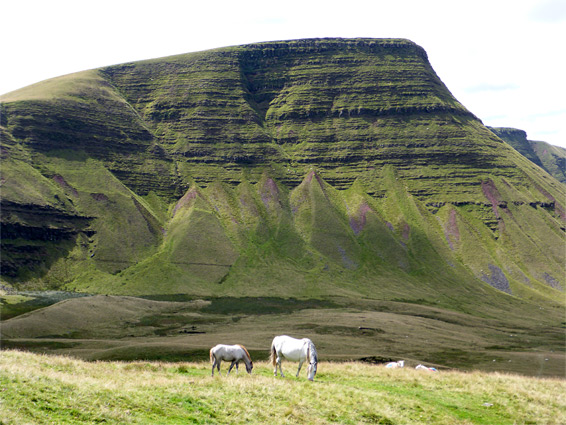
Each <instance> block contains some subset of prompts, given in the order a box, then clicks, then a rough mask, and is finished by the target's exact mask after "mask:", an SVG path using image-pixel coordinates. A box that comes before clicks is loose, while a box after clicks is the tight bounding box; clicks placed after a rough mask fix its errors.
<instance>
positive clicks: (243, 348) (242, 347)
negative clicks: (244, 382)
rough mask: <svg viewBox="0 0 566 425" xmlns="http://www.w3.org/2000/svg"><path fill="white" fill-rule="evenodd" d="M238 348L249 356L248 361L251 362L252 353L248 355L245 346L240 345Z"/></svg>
mask: <svg viewBox="0 0 566 425" xmlns="http://www.w3.org/2000/svg"><path fill="white" fill-rule="evenodd" d="M238 347H240V348H241V349H242V350H244V352H245V353H246V356H248V360H249V361H250V362H251V361H252V357H251V356H250V353H248V350H247V349H246V347H244V346H243V345H240V344H238Z"/></svg>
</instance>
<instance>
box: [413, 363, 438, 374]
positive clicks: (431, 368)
mask: <svg viewBox="0 0 566 425" xmlns="http://www.w3.org/2000/svg"><path fill="white" fill-rule="evenodd" d="M415 369H417V370H419V369H421V370H426V371H428V372H438V371H437V370H436V368H435V367H427V366H425V365H422V364H420V365H417V367H415Z"/></svg>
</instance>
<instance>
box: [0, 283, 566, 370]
mask: <svg viewBox="0 0 566 425" xmlns="http://www.w3.org/2000/svg"><path fill="white" fill-rule="evenodd" d="M66 296H68V295H67V294H62V293H51V295H50V296H49V297H42V298H34V297H35V295H34V294H28V295H27V297H28V298H30V300H28V301H25V300H26V298H25V297H23V296H14V295H6V296H4V297H3V298H0V301H3V303H2V304H0V306H1V307H2V316H3V318H2V321H0V334H1V335H2V348H3V349H21V350H26V351H31V352H35V353H38V354H54V355H65V356H73V357H76V358H80V359H83V360H87V361H96V360H105V361H137V360H144V361H202V360H205V359H207V358H208V349H209V348H210V347H212V346H214V345H216V344H218V343H225V344H237V343H238V344H244V345H245V346H246V347H247V348H248V349H249V350H250V352H251V353H252V355H253V356H254V358H255V359H257V360H265V359H267V357H268V355H269V347H270V344H271V340H272V339H273V337H274V336H275V335H281V334H288V335H291V336H295V337H308V338H311V339H312V340H313V341H314V343H315V344H316V346H317V350H318V353H319V357H320V359H321V360H322V361H350V360H360V359H362V358H369V359H373V360H380V361H389V360H400V359H403V360H405V361H406V362H407V365H408V366H411V367H415V366H416V365H417V364H419V363H426V364H428V365H430V366H435V367H437V368H439V369H441V370H451V369H456V370H460V371H473V370H482V371H486V372H508V373H518V374H523V375H531V376H537V377H561V378H564V377H566V370H565V365H566V356H565V353H564V346H565V334H564V323H561V322H563V320H564V319H563V312H564V310H563V309H559V308H557V309H555V310H550V308H549V307H547V308H546V310H545V312H544V313H545V314H544V315H541V314H540V310H539V308H538V307H536V306H535V307H536V310H534V311H533V310H532V306H529V305H528V304H525V305H524V306H523V308H522V309H520V310H518V309H516V310H511V309H506V313H505V314H501V310H500V309H499V307H500V306H499V305H495V306H490V305H489V303H487V302H486V303H484V305H483V306H482V308H483V310H482V311H481V313H482V314H470V313H466V312H462V311H460V312H456V311H450V310H447V309H444V308H440V307H438V306H426V305H419V304H414V303H408V302H403V301H385V300H368V299H359V300H353V299H348V298H327V299H318V300H317V299H293V298H288V299H283V298H276V297H270V298H269V297H268V298H261V297H244V298H229V297H226V298H211V299H190V298H185V299H183V298H182V297H179V296H176V297H167V296H164V297H162V298H161V299H159V300H157V299H152V300H150V299H143V298H136V297H118V296H104V295H97V296H85V297H80V298H68V299H66V300H63V301H60V302H58V303H55V304H53V303H54V302H55V301H57V300H61V299H63V298H65V297H66ZM18 297H19V298H18ZM173 299H175V300H176V301H172V300H173ZM9 300H12V301H13V302H14V303H13V304H8V303H6V301H9ZM46 303H51V304H52V305H49V306H46V305H45V304H46ZM38 307H39V308H38ZM25 308H27V309H28V312H27V313H24V311H25ZM11 316H14V317H12V318H9V317H11ZM6 319H7V320H6Z"/></svg>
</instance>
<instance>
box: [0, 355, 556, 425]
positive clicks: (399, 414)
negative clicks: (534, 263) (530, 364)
mask: <svg viewBox="0 0 566 425" xmlns="http://www.w3.org/2000/svg"><path fill="white" fill-rule="evenodd" d="M226 367H227V365H226V363H224V364H223V367H222V372H223V376H216V377H214V378H211V377H210V365H209V364H208V362H205V363H187V362H178V363H163V362H118V363H117V362H95V363H86V362H83V361H78V360H72V359H69V358H66V357H57V356H39V355H34V354H29V353H21V352H17V351H3V352H2V353H1V355H0V387H1V390H2V409H1V410H0V420H1V421H2V423H4V424H7V425H8V424H21V423H35V424H44V423H45V424H47V423H58V424H71V423H84V424H94V423H100V422H104V423H111V424H128V423H131V424H145V423H147V424H154V423H159V424H178V423H195V424H247V423H252V424H262V423H279V424H304V423H309V424H331V423H343V424H364V423H368V424H389V425H394V424H403V425H409V424H431V423H434V424H439V425H442V424H486V425H487V424H490V425H491V424H499V425H505V424H541V423H544V424H548V425H552V424H562V423H564V421H566V414H565V411H566V399H565V395H564V394H566V383H565V382H564V381H563V380H559V379H540V378H527V377H520V376H515V375H506V374H498V373H480V372H474V373H460V372H446V371H444V372H438V373H434V374H432V373H427V372H420V371H416V370H414V369H409V368H405V369H396V370H388V369H385V368H383V367H382V366H370V365H364V364H361V363H328V362H321V363H320V364H319V367H318V374H317V376H316V379H315V381H314V382H309V381H307V380H306V378H305V372H304V371H303V373H302V374H301V376H300V377H299V378H295V377H294V370H295V367H296V364H290V363H288V362H286V363H283V367H284V370H286V371H287V375H288V377H286V378H280V377H278V378H275V377H273V374H272V368H271V366H269V365H267V364H266V363H262V362H259V361H256V362H255V363H254V371H253V374H252V375H247V374H245V373H243V372H242V371H240V373H239V374H238V375H236V374H235V373H232V374H231V375H230V376H229V377H226V376H225V373H226Z"/></svg>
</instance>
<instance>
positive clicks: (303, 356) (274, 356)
mask: <svg viewBox="0 0 566 425" xmlns="http://www.w3.org/2000/svg"><path fill="white" fill-rule="evenodd" d="M282 357H285V358H286V359H287V360H291V361H293V362H299V369H298V370H297V377H298V376H299V372H300V371H301V367H302V366H303V363H304V361H305V360H308V362H309V367H308V369H307V377H308V379H309V381H312V380H314V376H315V375H316V367H317V363H318V355H317V353H316V348H315V347H314V344H313V343H312V341H311V340H310V339H308V338H303V339H295V338H291V337H290V336H287V335H281V336H276V337H275V338H273V342H272V343H271V363H272V364H273V367H274V370H273V374H274V375H275V376H277V366H278V365H279V371H280V372H281V376H282V377H285V375H283V370H282V369H281V358H282Z"/></svg>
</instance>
